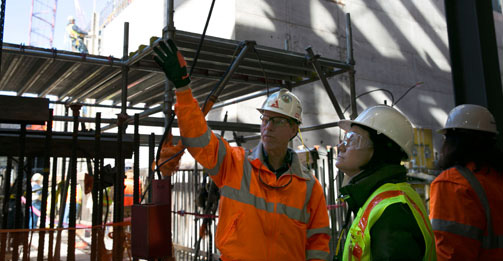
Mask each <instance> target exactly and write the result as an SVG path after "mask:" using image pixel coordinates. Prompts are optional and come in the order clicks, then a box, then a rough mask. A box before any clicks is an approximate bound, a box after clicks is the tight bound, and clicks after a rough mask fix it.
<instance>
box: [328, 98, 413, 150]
mask: <svg viewBox="0 0 503 261" xmlns="http://www.w3.org/2000/svg"><path fill="white" fill-rule="evenodd" d="M338 123H339V127H340V128H341V129H343V130H345V131H348V130H349V129H351V124H358V125H362V126H366V127H369V128H371V129H373V130H375V131H377V134H381V133H382V134H384V135H385V136H386V137H388V138H389V139H391V140H392V141H394V142H395V143H396V144H397V145H398V146H400V147H401V148H402V149H403V151H405V153H407V155H408V156H409V157H411V156H412V147H413V146H414V131H413V129H412V124H411V122H410V121H409V119H408V118H407V116H405V115H404V114H402V113H401V112H399V111H397V110H396V109H394V108H392V107H389V106H386V105H377V106H373V107H370V108H367V109H366V110H364V111H363V112H362V113H361V114H360V115H358V117H357V118H356V119H354V120H340V121H339V122H338Z"/></svg>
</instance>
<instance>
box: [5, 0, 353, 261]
mask: <svg viewBox="0 0 503 261" xmlns="http://www.w3.org/2000/svg"><path fill="white" fill-rule="evenodd" d="M170 2H172V1H170ZM172 12H173V9H172V5H170V7H169V10H168V17H170V19H168V21H170V22H169V24H168V26H167V27H166V29H165V32H166V33H165V35H166V36H167V37H171V38H174V39H175V40H176V43H177V45H178V46H179V49H180V50H181V51H182V53H183V54H184V56H185V58H186V60H187V62H188V67H189V68H190V69H192V68H191V66H193V63H194V60H195V56H196V52H197V51H196V50H197V49H198V46H199V45H198V43H199V42H200V38H201V36H200V35H198V34H194V33H189V32H184V31H176V30H175V29H174V25H173V20H172V17H173V16H172ZM128 27H129V26H128V24H127V23H126V24H125V26H124V45H123V51H124V52H123V57H122V59H117V58H114V57H103V56H96V55H88V54H77V53H72V52H67V51H59V50H56V49H43V48H37V47H31V46H24V45H14V44H3V47H2V52H3V59H1V68H3V70H2V72H1V75H0V77H1V78H0V91H13V92H15V93H16V95H17V96H22V95H23V94H26V93H35V94H37V95H38V96H39V97H45V96H47V95H54V96H57V97H58V100H57V101H52V103H55V104H64V105H66V106H67V108H69V107H71V108H72V111H73V112H74V114H73V117H70V116H58V115H55V116H52V112H51V118H50V119H49V118H48V119H47V120H46V121H45V122H47V124H48V125H47V126H49V123H50V122H52V121H63V122H70V121H72V122H73V126H74V128H73V132H72V133H69V132H66V131H65V132H63V133H58V132H53V131H52V129H47V130H46V131H45V132H39V131H28V132H26V131H25V130H24V128H21V130H20V131H12V130H5V129H2V130H0V139H4V140H6V141H9V142H10V143H11V144H14V143H16V142H17V143H16V144H15V145H12V146H11V149H10V150H9V153H7V152H6V150H4V151H1V150H0V155H1V156H8V159H9V162H11V159H12V158H13V156H19V159H20V162H19V163H18V164H20V166H23V164H24V163H23V162H22V160H23V159H24V157H25V156H28V157H34V156H36V157H44V158H45V161H46V163H45V164H46V165H47V168H46V169H47V172H46V174H44V184H48V183H47V182H48V181H49V172H48V171H49V164H50V160H49V159H51V158H52V163H53V173H52V177H53V181H52V182H53V186H55V182H56V179H55V175H56V168H57V157H70V159H71V161H70V162H71V164H70V166H69V172H68V175H69V180H70V182H67V183H69V185H67V186H68V189H69V193H70V202H71V204H70V216H72V214H73V218H71V219H70V224H69V226H70V227H75V226H76V224H75V217H74V216H75V215H74V214H75V211H76V209H75V200H76V199H75V197H76V189H75V186H76V159H77V158H83V157H84V158H92V159H93V160H94V170H91V169H90V172H94V174H95V179H94V184H95V188H93V200H96V202H100V204H103V202H102V201H103V200H102V198H103V195H102V192H103V191H102V190H101V189H98V188H100V185H99V184H101V180H100V176H101V174H100V173H103V170H104V166H103V159H104V158H106V157H111V158H115V159H116V172H117V173H124V159H125V158H126V157H131V155H132V152H133V151H134V152H135V153H134V154H135V158H134V166H135V168H134V177H135V187H136V185H137V182H138V178H139V169H138V166H139V162H138V161H139V158H138V152H139V147H140V145H147V144H148V145H149V148H150V150H149V151H150V153H151V155H150V160H151V161H152V160H153V151H154V148H155V144H156V141H158V140H159V137H155V135H153V134H152V135H148V136H147V135H140V134H139V130H138V128H139V126H140V125H143V126H161V127H162V126H164V127H165V126H166V119H163V118H155V117H150V116H151V115H152V114H154V113H157V112H161V111H163V112H165V114H166V115H170V114H171V113H170V110H171V108H172V104H173V101H174V97H173V88H172V86H171V84H170V83H169V81H167V80H166V79H165V76H164V74H163V73H162V71H161V70H160V69H159V68H158V66H157V65H156V64H155V62H154V60H153V48H154V47H156V46H158V45H159V43H160V42H161V41H163V40H164V39H163V38H158V39H152V41H151V43H150V45H149V46H146V47H145V48H143V49H140V50H138V51H137V52H135V53H134V54H132V55H128V49H129V46H128V38H129V36H128V34H129V29H128ZM346 28H347V29H346V40H347V43H346V44H347V59H346V61H344V62H342V61H337V60H333V59H327V58H323V57H320V56H319V55H316V54H315V53H314V51H313V49H312V48H311V47H308V48H306V53H305V54H302V53H296V52H290V51H284V50H279V49H275V48H270V47H265V46H260V45H257V44H256V43H255V42H254V41H235V40H227V39H221V38H216V37H206V38H205V39H204V45H203V46H202V48H201V50H200V55H199V57H198V62H197V65H196V66H195V67H194V68H193V75H192V83H191V87H192V91H193V94H194V97H195V98H196V99H197V100H198V101H199V102H200V104H201V105H202V103H203V101H204V100H205V98H206V97H207V96H209V95H210V93H211V90H212V89H213V87H214V86H215V85H218V86H219V88H217V89H219V90H220V92H219V95H218V100H215V101H214V102H215V106H213V108H220V107H225V106H228V105H231V104H235V103H239V102H243V101H246V100H250V99H253V98H256V97H259V96H263V95H266V94H267V95H268V94H269V93H272V92H275V91H277V90H279V89H280V88H288V89H290V90H292V89H294V88H297V87H299V86H302V85H306V84H308V83H313V82H316V81H318V80H321V82H322V84H323V86H324V88H325V90H326V91H327V94H328V96H329V98H330V100H331V102H332V104H333V106H334V109H335V111H336V113H337V115H338V116H339V118H340V119H344V114H343V113H342V110H341V108H340V106H339V103H338V101H337V98H336V96H335V95H334V93H333V91H332V88H331V86H330V85H329V83H328V81H327V78H329V77H333V76H336V75H340V74H343V73H348V74H349V83H350V95H351V98H350V100H351V104H350V106H351V115H350V117H351V118H352V119H353V118H355V117H356V115H357V113H356V103H355V84H354V74H355V71H354V65H355V63H354V60H353V50H352V36H351V22H350V17H349V14H348V15H347V19H346ZM0 54H1V53H0ZM224 86H225V90H224V89H223V87H224ZM88 99H93V100H94V103H89V102H87V101H88ZM104 100H112V101H113V104H112V105H102V104H101V102H102V101H104ZM119 104H120V106H119ZM82 105H85V106H96V107H111V108H120V109H121V112H120V114H118V116H117V119H102V118H101V114H97V115H96V117H94V118H85V117H80V113H79V111H80V106H82ZM163 105H164V106H163ZM128 109H135V110H139V111H141V112H139V113H137V114H135V117H130V116H128V115H127V113H126V112H127V110H128ZM166 118H167V117H166ZM84 122H94V123H95V126H96V127H95V128H96V130H95V132H94V133H85V132H82V131H79V128H78V127H79V124H82V123H84ZM103 123H105V124H107V125H106V126H101V125H102V124H103ZM130 124H134V126H135V134H134V135H133V137H131V135H126V134H125V129H126V127H127V125H130ZM208 125H209V126H210V127H211V128H212V129H213V130H222V131H226V130H228V131H240V132H248V133H257V132H259V130H260V126H259V125H257V124H244V123H232V122H219V121H208ZM172 126H173V127H177V126H178V124H177V122H176V120H175V121H174V122H173V125H172ZM335 126H337V124H336V123H335V122H331V123H324V124H320V125H316V126H307V127H303V128H301V131H312V130H320V129H324V128H330V127H335ZM115 127H118V128H117V129H118V130H117V133H116V134H111V133H108V132H104V131H106V130H110V129H112V128H115ZM258 137H259V136H257V135H251V136H247V137H239V141H240V142H243V141H247V140H253V139H257V138H258ZM107 139H108V140H109V141H108V142H107ZM235 139H237V138H235ZM27 140H29V141H30V144H40V145H37V146H33V147H34V148H38V150H37V149H34V148H27V147H26V146H25V144H26V142H27ZM133 140H134V141H133ZM19 141H20V142H19ZM235 141H236V140H235ZM110 143H112V144H113V143H115V144H116V146H115V147H114V146H107V145H106V144H110ZM57 144H61V145H60V146H61V148H63V147H66V149H54V148H55V147H54V146H57ZM44 148H45V149H44ZM51 148H52V149H51ZM111 149H112V150H115V153H111V152H110V150H111ZM41 151H44V153H43V154H41ZM83 152H84V153H83ZM330 153H333V152H330ZM330 153H329V155H332V154H330ZM330 162H331V161H330V160H328V162H327V164H332V165H333V163H330ZM196 166H197V165H196ZM64 169H65V167H63V173H62V175H63V177H64V175H65V173H64V172H65V170H64ZM19 171H21V170H19ZM21 172H22V171H21ZM196 172H197V170H196ZM332 174H333V173H332ZM18 175H23V174H18ZM63 179H64V178H63ZM149 179H150V180H153V172H152V171H151V170H150V171H149ZM330 179H333V180H334V181H335V177H333V175H330ZM198 182H199V181H198ZM331 183H332V184H328V186H330V191H332V193H333V191H334V187H333V186H334V183H335V182H331ZM122 186H124V177H123V175H116V176H115V180H114V187H116V188H117V187H119V188H122ZM18 191H20V190H18ZM118 191H119V192H121V193H115V194H114V201H115V202H123V197H124V195H123V189H119V190H118ZM7 192H8V191H7ZM7 192H6V193H7ZM47 193H48V192H47V191H46V190H44V192H43V195H44V198H45V200H47V197H48V195H47ZM150 193H151V191H149V197H148V198H149V199H150V198H151V196H150ZM6 196H7V195H6ZM140 196H141V195H138V191H135V194H134V197H135V200H134V202H135V203H140V202H141V198H140ZM19 197H20V195H19ZM328 203H329V204H330V205H335V199H333V197H329V202H328ZM4 206H5V205H4ZM52 206H54V204H52ZM122 207H123V205H122V204H119V207H116V208H114V214H113V222H114V223H122V222H124V215H123V209H122ZM95 210H96V213H95ZM101 210H102V208H101V206H99V205H98V206H97V207H96V208H94V207H93V218H92V224H93V227H96V226H98V227H100V226H101V225H102V222H103V220H102V219H101V214H102V213H101ZM46 211H49V212H50V213H51V214H50V215H51V225H50V228H51V229H53V228H54V215H55V213H54V210H53V209H50V210H47V209H45V210H43V215H45V212H46ZM4 213H5V212H4ZM334 215H335V213H334ZM337 216H340V213H337ZM60 222H61V221H60ZM173 222H176V221H173ZM333 222H335V221H333ZM334 224H335V223H334ZM59 225H60V227H61V225H62V224H59ZM18 227H19V228H20V229H21V228H22V227H23V226H21V224H19V226H18ZM2 228H5V226H3V227H2ZM72 231H74V230H72ZM100 233H101V234H100ZM122 233H123V231H122V229H121V227H118V229H116V233H114V235H113V237H114V249H113V255H114V256H116V257H118V256H120V257H122V254H123V253H124V244H123V242H122V240H123V239H122V238H123V237H124V235H123V234H122ZM50 236H51V238H52V236H53V233H52V231H51V233H50ZM100 236H101V237H102V236H103V231H102V230H94V229H93V232H92V248H91V256H92V260H98V259H99V258H100V257H102V255H104V254H106V253H103V251H106V250H103V248H101V247H99V246H98V244H99V237H100ZM43 238H44V237H41V238H40V240H41V241H40V244H41V245H43V244H44V242H43ZM74 242H75V233H74V232H70V233H69V245H68V257H69V258H70V259H72V257H74V254H75V249H74V247H73V245H74V244H73V243H74ZM51 243H52V241H50V244H51ZM210 245H211V244H210ZM179 247H181V248H184V246H179ZM185 248H186V247H185ZM50 249H51V251H52V246H50ZM206 250H208V251H210V252H211V251H212V250H211V248H210V249H206ZM185 251H187V249H185ZM71 252H73V253H71ZM1 254H2V253H0V255H1ZM52 254H53V253H52V252H51V255H52ZM54 254H56V255H59V253H56V251H55V253H54ZM109 254H111V253H109ZM41 256H44V253H43V252H39V257H41Z"/></svg>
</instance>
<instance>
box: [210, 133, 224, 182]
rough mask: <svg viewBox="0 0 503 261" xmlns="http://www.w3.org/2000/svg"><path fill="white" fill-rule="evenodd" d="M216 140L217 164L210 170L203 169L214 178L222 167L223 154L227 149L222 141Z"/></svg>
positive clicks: (219, 138) (220, 139)
mask: <svg viewBox="0 0 503 261" xmlns="http://www.w3.org/2000/svg"><path fill="white" fill-rule="evenodd" d="M217 139H218V156H217V164H216V165H215V167H213V168H212V169H205V170H206V172H208V174H209V175H210V176H215V175H217V174H218V172H219V171H220V167H221V166H222V162H223V161H224V158H225V154H227V147H225V143H224V142H223V141H222V138H221V137H219V136H217Z"/></svg>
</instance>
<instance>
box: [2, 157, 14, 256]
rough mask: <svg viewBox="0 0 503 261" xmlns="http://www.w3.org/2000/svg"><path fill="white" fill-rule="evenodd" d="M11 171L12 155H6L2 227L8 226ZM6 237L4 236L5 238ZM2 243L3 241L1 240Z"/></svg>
mask: <svg viewBox="0 0 503 261" xmlns="http://www.w3.org/2000/svg"><path fill="white" fill-rule="evenodd" d="M11 172H12V157H10V156H8V157H7V168H6V170H5V177H4V184H3V187H4V190H3V192H4V193H3V195H4V198H3V204H2V229H7V228H8V222H7V221H8V220H9V218H8V216H9V204H10V180H11V176H12V175H11ZM3 236H6V234H3V233H2V237H3ZM5 239H6V238H5ZM2 243H4V242H3V241H2ZM4 247H5V246H4ZM0 250H1V251H3V250H4V248H0Z"/></svg>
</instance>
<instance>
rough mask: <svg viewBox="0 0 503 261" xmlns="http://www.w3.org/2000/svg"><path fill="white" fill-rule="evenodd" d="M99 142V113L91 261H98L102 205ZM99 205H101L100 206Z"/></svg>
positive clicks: (95, 136) (99, 113) (96, 124)
mask: <svg viewBox="0 0 503 261" xmlns="http://www.w3.org/2000/svg"><path fill="white" fill-rule="evenodd" d="M100 142H101V112H98V113H96V119H95V132H94V153H95V154H94V177H93V192H92V197H93V214H92V226H93V228H92V230H91V232H92V234H91V260H92V261H98V260H99V256H100V255H99V254H98V252H99V239H100V237H99V235H100V234H99V231H100V230H101V228H98V227H97V226H98V225H101V222H99V218H98V217H99V215H100V211H99V209H100V208H101V204H103V199H102V198H101V197H100V193H99V191H101V173H100V158H101V156H100V154H101V151H100ZM100 203H101V204H100Z"/></svg>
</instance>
